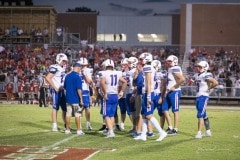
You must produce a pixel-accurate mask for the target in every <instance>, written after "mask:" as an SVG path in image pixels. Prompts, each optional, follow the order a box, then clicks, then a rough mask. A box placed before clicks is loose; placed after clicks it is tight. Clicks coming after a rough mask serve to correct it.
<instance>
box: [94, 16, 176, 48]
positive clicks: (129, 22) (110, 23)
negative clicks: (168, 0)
mask: <svg viewBox="0 0 240 160" xmlns="http://www.w3.org/2000/svg"><path fill="white" fill-rule="evenodd" d="M114 33H116V34H118V33H124V34H126V35H127V41H126V42H119V41H116V42H103V45H104V46H119V45H120V46H121V45H123V46H124V45H126V46H138V45H153V46H155V45H171V44H172V16H171V15H162V16H130V17H124V16H98V17H97V34H114ZM138 33H143V34H151V33H155V34H165V35H168V40H167V42H161V43H156V42H155V43H154V42H149V43H146V42H138V39H137V34H138Z"/></svg>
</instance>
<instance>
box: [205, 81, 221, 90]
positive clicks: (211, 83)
mask: <svg viewBox="0 0 240 160" xmlns="http://www.w3.org/2000/svg"><path fill="white" fill-rule="evenodd" d="M206 81H207V82H208V83H209V84H210V85H208V91H210V90H211V89H213V88H215V87H216V86H217V85H218V81H217V80H216V79H215V78H208V79H206Z"/></svg>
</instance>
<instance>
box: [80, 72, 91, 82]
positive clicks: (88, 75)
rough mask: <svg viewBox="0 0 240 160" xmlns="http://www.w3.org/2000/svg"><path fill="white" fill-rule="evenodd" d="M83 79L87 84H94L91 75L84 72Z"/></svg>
mask: <svg viewBox="0 0 240 160" xmlns="http://www.w3.org/2000/svg"><path fill="white" fill-rule="evenodd" d="M82 75H83V79H84V80H85V82H86V83H88V84H91V83H92V78H91V74H86V73H84V71H82Z"/></svg>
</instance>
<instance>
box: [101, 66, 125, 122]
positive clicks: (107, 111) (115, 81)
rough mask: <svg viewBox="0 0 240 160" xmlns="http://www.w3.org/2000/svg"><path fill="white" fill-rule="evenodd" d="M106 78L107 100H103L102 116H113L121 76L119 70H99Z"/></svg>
mask: <svg viewBox="0 0 240 160" xmlns="http://www.w3.org/2000/svg"><path fill="white" fill-rule="evenodd" d="M101 73H102V77H104V78H105V79H106V94H107V98H108V99H107V100H103V117H104V118H105V117H114V114H115V112H116V109H117V105H118V86H119V79H120V77H122V72H121V71H112V70H106V71H103V72H101Z"/></svg>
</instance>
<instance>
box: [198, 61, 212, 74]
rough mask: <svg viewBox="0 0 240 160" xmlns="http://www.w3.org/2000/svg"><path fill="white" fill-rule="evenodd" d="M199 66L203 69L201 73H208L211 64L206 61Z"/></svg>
mask: <svg viewBox="0 0 240 160" xmlns="http://www.w3.org/2000/svg"><path fill="white" fill-rule="evenodd" d="M197 66H200V67H201V70H200V72H207V70H208V69H209V64H208V62H206V61H200V62H199V63H198V64H197Z"/></svg>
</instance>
